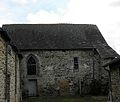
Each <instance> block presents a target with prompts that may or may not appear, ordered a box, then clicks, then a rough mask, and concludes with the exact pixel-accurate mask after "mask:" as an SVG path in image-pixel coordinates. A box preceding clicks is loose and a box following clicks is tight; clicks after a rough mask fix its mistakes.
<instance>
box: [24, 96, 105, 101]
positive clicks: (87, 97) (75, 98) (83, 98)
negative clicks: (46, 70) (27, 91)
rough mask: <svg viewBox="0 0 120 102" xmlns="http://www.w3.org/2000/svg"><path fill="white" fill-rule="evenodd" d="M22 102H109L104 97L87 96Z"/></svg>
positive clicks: (36, 99)
mask: <svg viewBox="0 0 120 102" xmlns="http://www.w3.org/2000/svg"><path fill="white" fill-rule="evenodd" d="M22 102H107V97H104V96H97V97H96V96H86V97H56V98H50V97H49V98H47V97H45V98H29V99H25V100H24V101H22Z"/></svg>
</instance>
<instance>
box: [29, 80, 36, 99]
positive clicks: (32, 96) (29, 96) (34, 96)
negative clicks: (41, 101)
mask: <svg viewBox="0 0 120 102" xmlns="http://www.w3.org/2000/svg"><path fill="white" fill-rule="evenodd" d="M28 81H34V82H35V84H36V95H35V96H29V93H28V96H29V97H37V95H38V87H37V79H28Z"/></svg>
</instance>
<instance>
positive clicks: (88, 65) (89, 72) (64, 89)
mask: <svg viewBox="0 0 120 102" xmlns="http://www.w3.org/2000/svg"><path fill="white" fill-rule="evenodd" d="M21 54H22V55H23V59H22V61H21V64H20V66H21V68H20V69H21V70H20V71H21V80H22V91H23V93H29V92H28V91H29V89H28V83H29V80H37V95H39V96H41V95H48V96H49V95H51V94H52V95H53V94H55V95H56V93H57V94H60V95H76V94H77V93H79V94H80V93H84V94H87V93H89V92H90V83H91V81H92V80H93V78H94V79H97V80H99V78H101V77H100V76H101V71H100V70H103V68H102V67H101V64H100V56H99V55H98V54H97V53H95V52H94V51H93V50H64V51H61V50H59V51H42V50H39V51H22V52H21ZM31 56H32V57H33V58H34V59H35V61H36V63H37V68H36V70H37V71H36V72H37V73H36V75H28V74H27V61H28V59H29V58H30V57H31ZM75 57H77V58H78V69H75V68H74V58H75ZM83 85H86V86H83ZM58 90H59V91H58Z"/></svg>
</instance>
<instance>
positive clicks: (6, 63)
mask: <svg viewBox="0 0 120 102" xmlns="http://www.w3.org/2000/svg"><path fill="white" fill-rule="evenodd" d="M5 56H6V59H5V102H7V74H8V73H7V72H8V42H6V52H5Z"/></svg>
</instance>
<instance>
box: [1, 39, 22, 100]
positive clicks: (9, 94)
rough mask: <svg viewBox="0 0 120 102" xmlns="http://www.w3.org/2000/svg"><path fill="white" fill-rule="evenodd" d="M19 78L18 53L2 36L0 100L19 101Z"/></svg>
mask: <svg viewBox="0 0 120 102" xmlns="http://www.w3.org/2000/svg"><path fill="white" fill-rule="evenodd" d="M6 51H7V53H6ZM19 79H20V75H19V58H18V55H17V53H16V52H15V51H14V50H13V49H12V47H11V46H10V45H9V43H8V42H7V43H6V41H4V40H3V39H2V38H1V37H0V102H5V100H10V102H19V99H20V98H19V97H20V94H19V93H20V82H19Z"/></svg>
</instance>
